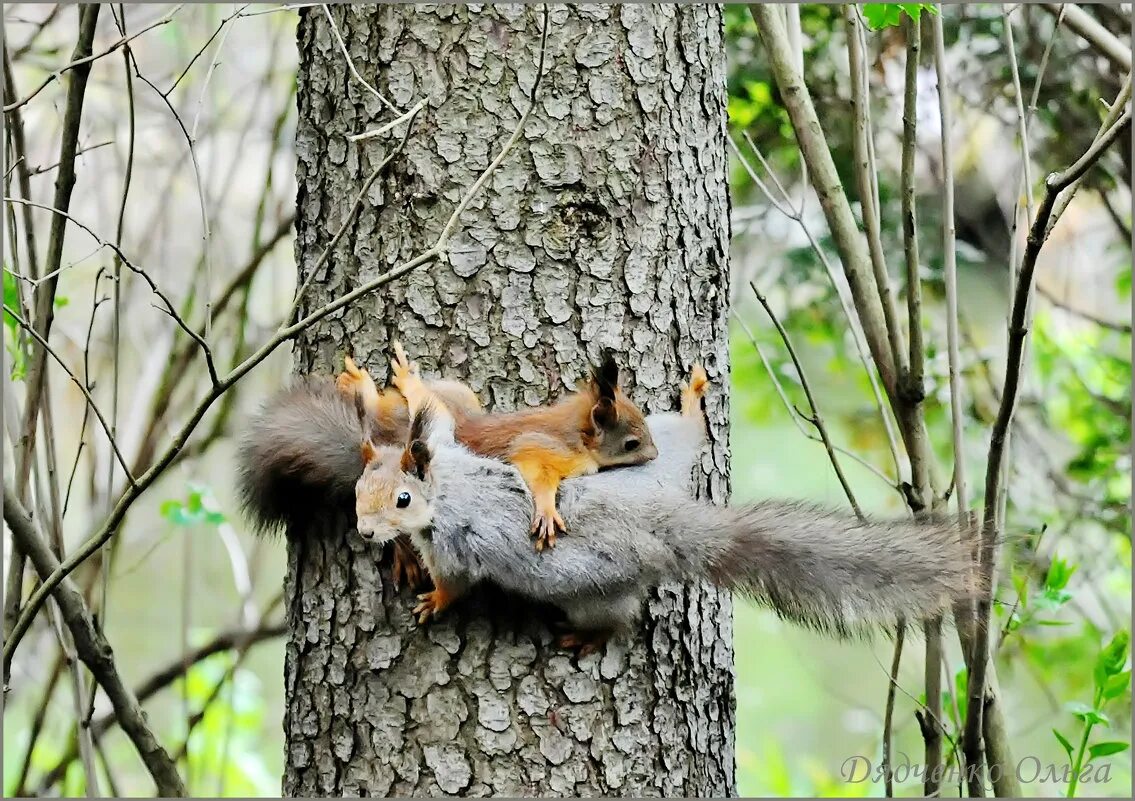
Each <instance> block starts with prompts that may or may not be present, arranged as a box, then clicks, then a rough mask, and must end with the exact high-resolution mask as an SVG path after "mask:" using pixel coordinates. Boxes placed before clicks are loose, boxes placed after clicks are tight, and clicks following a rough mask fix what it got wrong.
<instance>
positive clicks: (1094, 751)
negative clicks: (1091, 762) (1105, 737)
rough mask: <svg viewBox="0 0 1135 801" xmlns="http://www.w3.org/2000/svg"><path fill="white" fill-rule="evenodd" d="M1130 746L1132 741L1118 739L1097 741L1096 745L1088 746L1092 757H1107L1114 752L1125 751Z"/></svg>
mask: <svg viewBox="0 0 1135 801" xmlns="http://www.w3.org/2000/svg"><path fill="white" fill-rule="evenodd" d="M1130 747H1131V745H1130V743H1121V742H1118V741H1114V742H1108V743H1096V744H1095V745H1093V746H1091V747H1090V748H1088V754H1090V757H1089V758H1090V759H1095V758H1096V757H1105V756H1111V755H1112V754H1118V753H1121V752H1123V751H1126V750H1127V749H1128V748H1130Z"/></svg>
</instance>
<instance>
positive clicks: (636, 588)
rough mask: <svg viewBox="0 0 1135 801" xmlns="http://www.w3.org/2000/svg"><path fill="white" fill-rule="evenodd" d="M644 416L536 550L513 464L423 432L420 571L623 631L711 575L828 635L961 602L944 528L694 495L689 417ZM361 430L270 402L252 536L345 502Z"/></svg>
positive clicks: (299, 405) (344, 406)
mask: <svg viewBox="0 0 1135 801" xmlns="http://www.w3.org/2000/svg"><path fill="white" fill-rule="evenodd" d="M446 419H448V416H446ZM647 421H648V424H649V426H650V429H651V433H652V435H653V437H654V441H655V444H656V445H657V447H658V451H659V455H658V458H656V459H654V460H653V461H651V462H648V463H646V464H643V465H638V466H635V467H623V468H619V469H617V470H610V471H606V472H602V473H599V474H596V475H592V476H583V477H580V478H574V479H569V480H567V481H565V482H563V484H561V486H560V496H559V504H558V508H559V510H560V513H561V514H562V515H563V517H564V520H565V521H566V522H567V525H568V532H567V534H566V535H564V536H563V537H561V538H560V539H559V541H558V544H557V545H556V547H555V548H553V549H551V550H545V551H543V552H542V553H537V552H536V551H535V549H534V548H533V547H532V540H531V539H530V538H529V536H528V533H527V532H528V529H529V523H530V521H531V518H532V510H533V507H532V498H531V495H530V494H529V492H528V490H527V488H526V486H525V484H524V482H523V480H522V479H521V478H520V474H519V473H518V472H517V471H516V469H515V468H513V467H512V466H511V465H508V464H505V463H503V462H499V461H496V460H493V459H487V458H484V457H480V456H476V455H475V454H473V453H471V452H470V451H468V450H467V449H465V448H464V447H462V446H460V445H457V444H455V443H453V441H452V429H449V430H442V429H443V426H441V425H440V424H437V423H435V424H434V425H433V426H432V427H431V430H430V431H429V432H428V433H429V436H428V438H427V439H428V442H429V444H430V446H431V448H432V449H433V454H432V461H431V463H430V473H429V477H430V481H431V482H432V484H433V489H434V491H435V497H434V501H433V508H434V518H433V526H432V528H431V529H429V530H427V531H424V532H410V533H411V534H412V535H413V539H414V544H415V546H416V547H417V548H418V550H419V551H421V553H422V556H423V559H424V561H425V562H426V564H427V566H428V567H429V569H430V571H431V573H433V574H434V575H437V576H440V577H442V578H443V579H444V580H445V582H446V583H447V584H448V585H450V586H451V587H453V588H454V589H460V588H464V587H468V586H472V585H474V584H477V583H479V582H491V583H494V584H496V585H498V586H500V587H501V588H503V589H505V590H507V591H510V592H513V593H516V594H518V595H521V596H525V597H528V598H531V599H535V600H538V601H542V602H547V603H551V604H554V605H556V606H558V607H560V608H561V609H563V610H564V611H565V612H566V613H567V615H568V617H569V619H570V620H571V621H572V623H574V624H575V625H576V626H579V627H581V628H589V629H604V628H612V629H621V628H625V627H627V626H628V625H630V624H631V623H632V622H633V621H634V619H635V618H636V616H637V614H638V612H639V609H640V605H641V602H642V598H643V596H644V594H645V592H646V590H647V589H648V588H651V587H654V586H657V585H659V584H661V583H663V582H666V581H670V580H679V581H697V580H705V581H711V582H713V583H716V584H719V585H721V586H725V587H729V588H731V589H734V590H736V591H738V592H741V593H744V594H745V595H748V596H749V597H751V598H753V599H755V600H757V601H758V602H761V603H764V604H766V605H768V606H770V607H771V608H773V609H774V610H775V611H776V612H777V613H778V614H780V615H781V616H782V617H784V618H786V619H788V620H791V621H794V622H796V623H800V624H802V625H805V626H810V627H813V628H817V629H820V630H823V631H828V632H833V633H837V634H847V633H850V632H854V631H861V630H864V629H866V628H868V627H871V626H873V625H882V626H891V625H893V624H895V623H896V622H897V620H898V619H899V618H900V617H901V618H905V619H907V620H917V619H920V618H924V617H927V616H930V615H932V614H935V613H938V612H941V611H943V610H945V609H947V608H948V607H949V606H950V604H951V603H952V602H954V601H956V600H959V599H961V598H965V597H969V596H971V595H972V590H973V587H972V581H971V577H970V573H971V571H970V558H969V555H968V552H967V549H966V548H965V547H964V546H963V545H962V543H961V539H960V536H959V533H958V530H957V527H956V526H953V525H950V524H946V523H941V522H935V523H916V522H913V521H909V520H906V521H886V522H884V521H869V522H867V523H861V522H860V521H859V520H858V519H857V518H855V517H854V516H852V515H851V514H848V513H841V512H835V511H832V510H829V509H824V508H822V507H819V506H815V505H811V504H807V503H800V502H793V501H778V500H770V501H763V502H760V503H756V504H751V505H747V506H738V507H728V508H727V507H720V506H713V505H711V504H708V503H705V502H700V501H696V500H694V498H693V497H692V496H691V494H690V488H691V486H692V482H691V476H692V471H693V467H694V464H695V462H696V460H697V459H698V457H699V455H700V452H701V447H702V443H703V440H704V430H703V426H702V425H701V421H700V420H697V419H695V418H688V417H682V416H680V415H678V414H673V413H666V414H655V415H651V416H650V417H649V418H647ZM362 436H363V435H362V432H361V424H360V423H359V421H358V419H357V417H356V415H355V412H354V410H353V409H352V408H351V406H350V404H349V403H347V402H346V401H343V400H342V399H341V398H340V397H339V396H338V393H337V392H335V391H334V389H333V387H331V385H329V384H328V385H323V384H315V383H308V384H302V385H300V386H298V387H296V388H293V389H292V390H288V391H286V392H285V393H283V394H282V395H280V396H278V397H277V399H275V400H274V401H273V402H272V403H270V404H269V405H268V406H267V407H266V408H265V409H264V410H263V412H262V413H261V415H260V416H259V417H258V418H257V419H256V420H254V421H253V422H252V424H251V425H250V427H249V431H248V432H247V434H246V436H245V438H244V441H243V443H242V445H241V450H240V454H239V459H240V463H241V471H240V472H241V487H242V494H243V497H244V499H245V502H246V505H247V507H248V509H249V511H250V513H251V514H252V515H253V516H254V518H255V519H256V520H258V521H259V522H260V525H261V527H265V526H267V525H271V524H274V523H276V522H280V521H285V522H288V521H293V520H295V519H296V518H298V517H302V516H305V515H306V516H310V515H314V514H317V513H319V510H320V509H323V510H326V509H328V508H329V507H330V506H335V507H337V508H340V509H344V508H353V498H354V484H355V480H356V479H357V478H358V476H359V475H360V474H361V472H362V458H361V456H360V454H359V444H360V442H361V440H362Z"/></svg>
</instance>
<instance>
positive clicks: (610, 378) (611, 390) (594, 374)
mask: <svg viewBox="0 0 1135 801" xmlns="http://www.w3.org/2000/svg"><path fill="white" fill-rule="evenodd" d="M591 386H592V388H593V389H594V390H595V395H596V397H598V398H606V399H609V400H612V401H613V400H614V399H615V389H616V388H617V387H618V386H619V365H617V364H616V363H615V357H614V356H613V355H612V354H611V351H610V350H609V349H607V348H604V350H603V357H602V360H601V361H600V362H599V365H598V366H597V367H595V366H593V367H592V368H591Z"/></svg>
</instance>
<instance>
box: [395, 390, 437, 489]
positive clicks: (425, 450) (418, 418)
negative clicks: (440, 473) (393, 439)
mask: <svg viewBox="0 0 1135 801" xmlns="http://www.w3.org/2000/svg"><path fill="white" fill-rule="evenodd" d="M432 421H433V407H432V406H431V405H430V404H429V403H427V404H425V405H423V406H422V407H421V408H420V409H418V411H417V412H416V413H415V414H414V419H413V420H412V421H410V444H409V445H407V446H406V450H404V451H403V452H402V472H403V473H412V474H413V475H416V476H417V477H418V478H420V479H425V477H426V473H427V472H428V471H429V469H430V459H431V458H432V457H433V454H431V453H430V448H429V446H428V445H426V434H427V432H428V431H429V428H430V423H431V422H432Z"/></svg>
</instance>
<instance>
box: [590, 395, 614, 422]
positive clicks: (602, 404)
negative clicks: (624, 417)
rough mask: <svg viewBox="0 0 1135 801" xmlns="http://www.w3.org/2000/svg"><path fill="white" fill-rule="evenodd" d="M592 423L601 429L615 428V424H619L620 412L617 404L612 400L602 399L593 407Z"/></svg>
mask: <svg viewBox="0 0 1135 801" xmlns="http://www.w3.org/2000/svg"><path fill="white" fill-rule="evenodd" d="M591 422H592V424H593V425H594V426H595V427H596V428H599V429H604V430H605V429H609V428H614V427H615V424H616V423H618V422H619V410H618V409H617V408H616V406H615V402H614V401H613V400H611V399H610V398H600V399H599V400H598V401H597V402H596V404H595V405H594V406H592V407H591Z"/></svg>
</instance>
